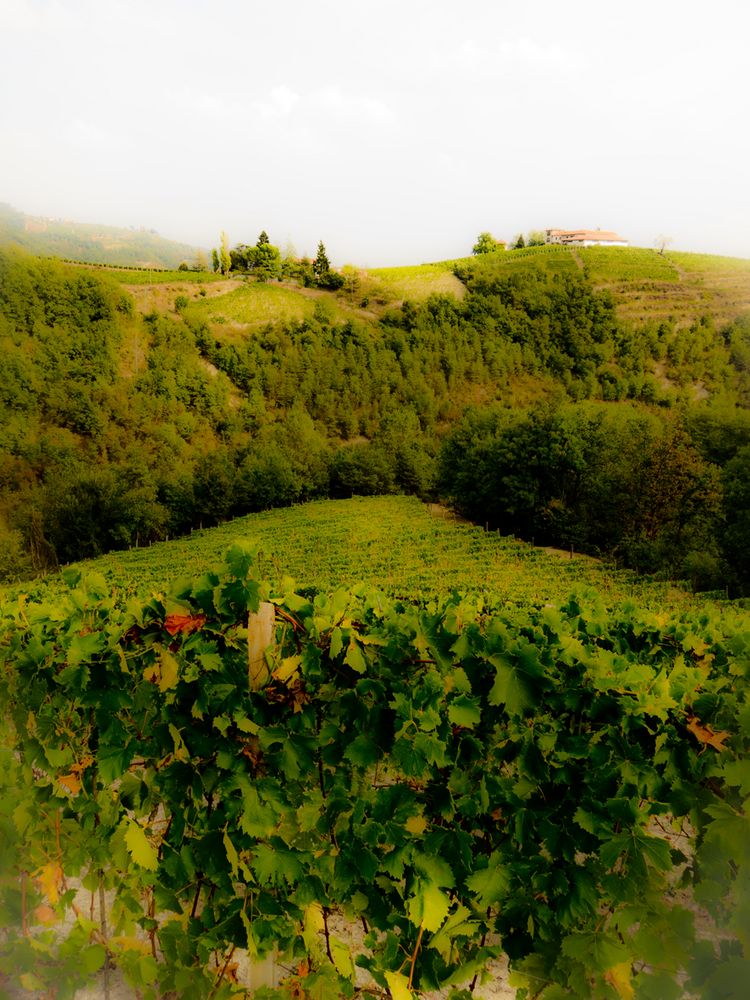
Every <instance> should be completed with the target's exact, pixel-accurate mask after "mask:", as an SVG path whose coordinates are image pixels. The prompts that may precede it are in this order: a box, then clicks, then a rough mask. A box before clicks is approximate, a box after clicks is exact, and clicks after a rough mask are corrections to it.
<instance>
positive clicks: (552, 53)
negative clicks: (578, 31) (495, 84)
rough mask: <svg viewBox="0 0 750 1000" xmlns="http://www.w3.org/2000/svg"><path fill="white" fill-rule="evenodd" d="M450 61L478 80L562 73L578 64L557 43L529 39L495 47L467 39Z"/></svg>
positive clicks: (569, 53) (573, 56) (454, 52)
mask: <svg viewBox="0 0 750 1000" xmlns="http://www.w3.org/2000/svg"><path fill="white" fill-rule="evenodd" d="M448 58H449V61H450V62H451V63H452V64H453V65H454V66H456V67H457V68H460V69H462V70H463V71H464V72H468V73H472V74H475V75H477V76H505V75H507V74H509V73H517V72H521V71H523V72H530V71H535V72H544V71H548V72H549V71H554V72H559V71H560V70H561V69H565V68H566V67H570V66H572V65H574V64H575V63H576V61H577V56H576V54H575V53H572V52H567V51H566V50H565V49H563V48H562V46H560V45H558V44H557V43H556V42H551V43H547V42H539V41H536V40H535V39H533V38H529V37H528V36H526V35H521V36H519V37H517V38H512V39H507V40H504V41H501V42H499V43H498V44H497V45H493V46H485V45H481V44H479V43H478V42H476V41H474V40H473V39H467V40H466V41H464V42H462V43H461V45H459V47H458V48H457V49H455V50H454V51H453V52H452V53H451V54H450V55H449V57H448Z"/></svg>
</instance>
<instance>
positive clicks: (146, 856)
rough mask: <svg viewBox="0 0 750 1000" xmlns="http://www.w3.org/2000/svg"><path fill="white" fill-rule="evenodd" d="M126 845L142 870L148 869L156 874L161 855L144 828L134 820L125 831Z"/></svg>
mask: <svg viewBox="0 0 750 1000" xmlns="http://www.w3.org/2000/svg"><path fill="white" fill-rule="evenodd" d="M125 843H126V845H127V848H128V853H129V854H130V857H131V858H132V859H133V861H135V863H136V864H137V865H140V866H141V868H147V869H148V870H149V871H152V872H155V871H156V869H157V868H158V867H159V855H158V854H157V852H156V850H155V849H154V847H153V846H152V844H151V841H150V840H149V839H148V837H147V836H146V834H145V832H144V830H143V827H141V826H139V824H138V823H134V822H133V821H132V820H131V821H130V822H128V825H127V829H126V830H125Z"/></svg>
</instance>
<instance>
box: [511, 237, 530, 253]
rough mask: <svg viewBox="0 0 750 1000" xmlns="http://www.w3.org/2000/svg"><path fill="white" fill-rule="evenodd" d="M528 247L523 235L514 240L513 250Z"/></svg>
mask: <svg viewBox="0 0 750 1000" xmlns="http://www.w3.org/2000/svg"><path fill="white" fill-rule="evenodd" d="M525 246H526V240H525V239H524V238H523V233H519V234H518V236H516V238H515V239H514V240H513V246H512V247H511V249H512V250H523V248H524V247H525Z"/></svg>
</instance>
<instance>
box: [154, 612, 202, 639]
mask: <svg viewBox="0 0 750 1000" xmlns="http://www.w3.org/2000/svg"><path fill="white" fill-rule="evenodd" d="M206 621H207V619H206V616H205V615H203V614H200V615H176V614H175V615H167V617H166V618H165V619H164V628H165V629H166V631H167V632H169V634H170V635H177V634H178V633H182V634H183V635H190V633H191V632H199V631H200V630H201V629H202V628H203V626H204V625H205V624H206Z"/></svg>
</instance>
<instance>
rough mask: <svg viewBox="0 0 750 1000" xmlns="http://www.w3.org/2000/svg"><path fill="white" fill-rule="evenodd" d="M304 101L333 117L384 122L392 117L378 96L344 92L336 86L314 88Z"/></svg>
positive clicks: (389, 110)
mask: <svg viewBox="0 0 750 1000" xmlns="http://www.w3.org/2000/svg"><path fill="white" fill-rule="evenodd" d="M306 103H307V104H308V105H309V106H310V107H312V108H315V109H317V110H319V111H322V112H324V113H325V114H327V115H330V116H331V117H335V118H347V119H352V118H354V119H358V120H361V119H367V120H369V121H374V122H386V121H388V120H390V119H391V118H392V117H393V113H392V111H391V109H390V108H389V107H388V105H387V104H385V103H384V102H383V101H381V100H380V99H379V98H377V97H368V96H367V95H361V94H349V93H345V92H344V91H343V90H341V88H339V87H336V86H327V87H321V88H320V89H318V90H314V91H313V92H312V93H311V94H310V95H309V96H308V98H307V100H306Z"/></svg>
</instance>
